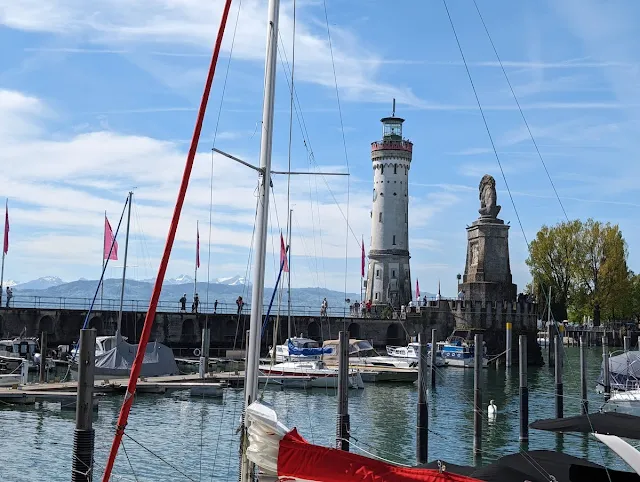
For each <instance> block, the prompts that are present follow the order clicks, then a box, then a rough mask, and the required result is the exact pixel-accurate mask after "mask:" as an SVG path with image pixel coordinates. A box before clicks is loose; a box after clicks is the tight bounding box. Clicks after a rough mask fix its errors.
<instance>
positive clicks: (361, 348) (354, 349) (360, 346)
mask: <svg viewBox="0 0 640 482" xmlns="http://www.w3.org/2000/svg"><path fill="white" fill-rule="evenodd" d="M339 346H340V341H339V340H327V341H325V342H324V343H323V344H322V347H323V348H331V352H330V353H329V354H328V355H325V356H324V358H325V360H336V361H337V359H338V347H339ZM372 356H378V353H377V352H376V350H375V349H374V348H373V346H372V345H371V343H369V342H368V341H367V340H356V339H350V340H349V357H372Z"/></svg>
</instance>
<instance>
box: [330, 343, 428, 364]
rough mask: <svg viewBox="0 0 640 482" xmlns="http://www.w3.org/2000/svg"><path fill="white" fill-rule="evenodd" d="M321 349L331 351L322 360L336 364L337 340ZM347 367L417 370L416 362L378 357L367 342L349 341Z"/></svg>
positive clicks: (390, 357)
mask: <svg viewBox="0 0 640 482" xmlns="http://www.w3.org/2000/svg"><path fill="white" fill-rule="evenodd" d="M322 346H323V348H330V349H331V351H330V352H329V353H328V354H327V355H324V357H323V360H325V361H327V364H329V365H332V364H333V362H335V363H337V355H336V354H337V353H338V340H327V341H325V342H324V343H323V344H322ZM349 366H351V367H358V368H359V367H367V368H378V367H380V368H403V369H407V368H411V369H413V370H417V368H418V360H417V359H415V360H412V359H407V358H404V359H403V358H396V357H392V356H380V355H378V352H376V350H375V348H373V346H371V343H369V342H368V341H367V340H355V339H351V340H349Z"/></svg>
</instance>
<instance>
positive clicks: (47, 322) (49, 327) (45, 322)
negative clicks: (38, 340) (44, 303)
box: [38, 315, 53, 336]
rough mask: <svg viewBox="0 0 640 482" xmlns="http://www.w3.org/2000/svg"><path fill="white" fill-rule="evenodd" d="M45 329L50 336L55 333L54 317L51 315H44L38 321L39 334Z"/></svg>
mask: <svg viewBox="0 0 640 482" xmlns="http://www.w3.org/2000/svg"><path fill="white" fill-rule="evenodd" d="M43 331H46V332H47V335H49V336H51V335H53V318H51V317H50V316H49V315H45V316H43V317H42V318H40V321H39V322H38V335H40V333H42V332H43Z"/></svg>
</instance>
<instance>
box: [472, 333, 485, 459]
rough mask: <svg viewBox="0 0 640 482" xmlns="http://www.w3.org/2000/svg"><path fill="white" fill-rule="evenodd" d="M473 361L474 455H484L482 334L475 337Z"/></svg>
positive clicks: (475, 456) (477, 456) (479, 456)
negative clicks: (481, 379) (481, 377)
mask: <svg viewBox="0 0 640 482" xmlns="http://www.w3.org/2000/svg"><path fill="white" fill-rule="evenodd" d="M473 350H474V357H473V359H474V361H473V456H474V458H481V457H482V385H481V381H480V375H481V374H482V351H483V350H482V335H475V337H474V347H473Z"/></svg>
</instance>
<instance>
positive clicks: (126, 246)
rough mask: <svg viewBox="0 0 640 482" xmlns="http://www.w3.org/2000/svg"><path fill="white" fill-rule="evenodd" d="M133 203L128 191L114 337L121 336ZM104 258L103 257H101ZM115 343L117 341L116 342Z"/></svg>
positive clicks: (131, 193)
mask: <svg viewBox="0 0 640 482" xmlns="http://www.w3.org/2000/svg"><path fill="white" fill-rule="evenodd" d="M132 202H133V191H129V200H128V203H129V206H128V208H129V210H128V212H127V232H126V234H125V238H124V266H123V267H122V286H121V287H120V309H119V311H118V325H117V326H118V327H117V328H116V337H120V336H121V335H122V304H123V302H124V283H125V280H126V279H127V278H126V276H127V251H128V250H129V225H130V224H131V203H132ZM103 258H104V256H103ZM116 341H117V340H116Z"/></svg>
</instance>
